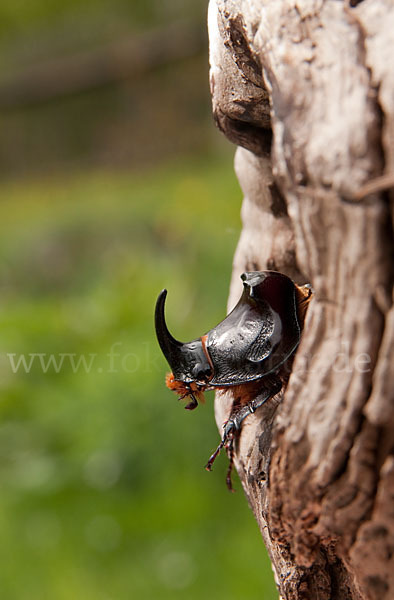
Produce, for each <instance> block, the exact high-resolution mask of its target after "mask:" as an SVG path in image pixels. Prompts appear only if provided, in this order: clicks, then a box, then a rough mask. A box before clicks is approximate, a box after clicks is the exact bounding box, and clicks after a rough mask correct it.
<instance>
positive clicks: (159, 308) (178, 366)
mask: <svg viewBox="0 0 394 600" xmlns="http://www.w3.org/2000/svg"><path fill="white" fill-rule="evenodd" d="M166 296H167V290H163V291H162V292H160V294H159V297H158V299H157V302H156V310H155V328H156V336H157V340H158V342H159V345H160V348H161V350H162V352H163V354H164V356H165V357H166V359H167V362H168V364H169V365H170V367H171V369H172V372H173V374H174V378H175V379H176V380H178V381H185V382H187V383H189V382H191V381H196V380H197V379H198V380H201V378H206V377H208V376H210V374H211V366H210V363H209V361H208V358H207V356H206V355H205V352H204V349H203V345H202V342H201V338H198V339H196V340H193V341H191V342H187V343H183V342H179V341H178V340H176V339H175V338H174V337H173V336H172V335H171V333H170V332H169V331H168V328H167V325H166V320H165V317H164V305H165V301H166Z"/></svg>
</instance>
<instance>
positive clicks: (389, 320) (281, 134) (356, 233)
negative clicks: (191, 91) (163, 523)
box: [209, 0, 394, 600]
mask: <svg viewBox="0 0 394 600" xmlns="http://www.w3.org/2000/svg"><path fill="white" fill-rule="evenodd" d="M353 5H354V6H353ZM209 36H210V61H211V91H212V98H213V110H214V115H215V118H216V121H217V124H218V126H219V128H220V129H221V130H222V131H223V132H224V133H225V135H226V136H227V137H228V138H229V139H231V140H232V141H233V142H235V143H237V144H238V145H239V148H238V150H237V152H236V159H235V169H236V172H237V176H238V178H239V181H240V184H241V187H242V190H243V194H244V202H243V207H242V220H243V230H242V234H241V238H240V241H239V245H238V248H237V251H236V255H235V258H234V270H233V280H232V284H231V290H230V298H229V308H231V307H232V306H233V305H234V302H235V301H236V299H237V298H238V297H239V293H240V287H241V283H240V280H239V275H240V273H242V272H243V271H245V270H259V269H275V270H279V271H282V272H284V273H286V274H288V275H290V276H291V277H293V278H294V279H295V280H296V281H297V282H298V283H305V282H309V283H311V284H312V286H313V288H314V290H315V295H314V298H313V300H312V301H311V304H310V307H309V309H308V313H307V319H306V323H305V328H304V332H303V337H302V342H301V345H300V347H299V349H298V350H297V354H296V358H295V361H294V366H293V372H292V374H291V377H290V380H289V384H288V386H287V389H286V391H285V393H284V394H280V395H279V396H278V397H277V398H275V399H274V400H272V401H271V402H270V403H269V404H268V405H266V406H264V407H262V408H261V409H259V410H258V411H257V413H256V414H255V415H252V416H250V417H248V419H247V420H246V421H245V425H244V427H243V430H242V434H241V438H240V441H239V444H238V447H237V451H236V467H237V470H238V473H239V476H240V478H241V481H242V485H243V488H244V490H245V493H246V495H247V497H248V500H249V503H250V505H251V507H252V509H253V511H254V514H255V516H256V519H257V522H258V524H259V526H260V529H261V532H262V535H263V538H264V541H265V544H266V546H267V548H268V551H269V553H270V556H271V559H272V564H273V569H274V573H275V577H276V581H277V584H278V588H279V592H280V595H281V597H283V598H286V599H300V598H313V599H318V600H320V599H321V600H326V599H327V600H328V599H332V598H335V599H379V600H383V599H386V600H389V599H390V598H394V557H393V551H394V502H393V500H394V434H393V426H394V360H393V358H394V357H393V346H394V344H393V341H394V339H393V338H394V306H393V297H392V284H393V260H392V259H393V235H392V233H393V192H392V191H391V190H389V189H387V190H382V189H381V187H382V185H380V186H379V185H378V186H376V191H374V186H372V187H370V188H369V190H368V195H366V196H364V197H362V198H361V199H359V198H360V194H359V193H358V192H359V190H360V188H362V186H364V185H365V184H367V183H368V182H370V181H371V180H373V179H374V178H377V177H380V176H382V175H388V178H387V181H390V180H391V181H392V177H391V175H392V174H393V173H394V71H393V69H392V56H393V55H394V5H393V4H392V2H390V1H389V0H364V2H352V3H350V4H347V3H346V2H341V1H335V0H326V1H323V0H320V1H318V0H300V1H295V0H282V1H280V2H278V0H211V4H210V9H209ZM383 187H384V186H383ZM229 410H230V401H229V399H228V397H227V396H226V394H225V393H218V394H217V398H216V417H217V422H218V426H219V427H220V428H221V427H222V423H223V422H224V421H225V420H226V418H227V416H228V414H229ZM235 551H236V550H235Z"/></svg>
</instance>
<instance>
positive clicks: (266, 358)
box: [155, 271, 312, 489]
mask: <svg viewBox="0 0 394 600" xmlns="http://www.w3.org/2000/svg"><path fill="white" fill-rule="evenodd" d="M241 279H242V281H243V286H244V289H243V293H242V295H241V298H240V299H239V301H238V304H237V305H236V306H235V308H234V309H233V310H232V311H231V312H230V313H229V314H228V315H227V317H226V318H225V319H224V320H223V321H221V322H220V323H219V324H218V325H217V326H216V327H214V328H213V329H211V330H210V331H208V333H206V334H205V335H203V336H201V337H199V338H197V339H195V340H193V341H191V342H186V343H183V342H179V341H178V340H176V339H175V338H174V337H173V336H172V335H171V334H170V332H169V331H168V328H167V325H166V322H165V316H164V305H165V300H166V296H167V290H163V291H162V292H161V293H160V295H159V297H158V299H157V303H156V311H155V327H156V335H157V339H158V342H159V344H160V348H161V350H162V352H163V354H164V356H165V357H166V359H167V361H168V363H169V365H170V367H171V369H172V373H169V374H168V375H167V377H166V384H167V387H168V388H169V389H170V390H172V391H174V392H175V393H176V394H178V396H179V397H180V399H183V398H187V399H188V403H187V405H186V406H185V408H186V409H188V410H193V409H194V408H196V407H197V405H198V401H200V402H203V401H204V391H206V390H211V389H221V390H228V391H231V393H232V396H233V406H232V410H231V414H230V418H229V419H228V421H227V422H226V423H225V425H224V433H223V437H222V440H221V442H220V444H219V446H218V447H217V449H216V450H215V452H214V453H213V454H212V456H211V457H210V458H209V460H208V463H207V464H206V469H207V470H209V471H210V470H211V468H212V464H213V462H214V460H215V458H216V456H217V455H218V454H219V452H220V450H221V449H222V448H223V447H226V449H227V451H228V454H229V457H230V464H229V469H228V473H227V485H228V487H229V489H232V485H231V469H232V463H233V440H234V436H235V434H236V433H239V431H240V429H241V424H242V421H243V420H244V419H245V418H246V417H247V416H248V415H249V414H252V413H254V412H255V410H256V409H257V408H258V407H259V406H261V405H262V404H264V402H266V401H267V400H269V399H270V398H272V397H273V396H275V395H276V394H277V393H278V392H279V391H280V390H281V388H282V386H283V385H284V384H286V382H287V379H288V377H289V374H290V361H291V360H292V358H293V355H294V352H295V350H296V348H297V346H298V344H299V342H300V335H301V330H302V326H303V322H304V317H305V311H306V308H307V305H308V302H309V299H310V297H311V294H312V291H311V288H310V286H309V285H306V286H298V285H296V284H295V283H294V282H293V281H292V280H291V279H290V278H289V277H287V276H286V275H283V274H282V273H278V272H276V271H253V272H248V273H243V274H242V275H241Z"/></svg>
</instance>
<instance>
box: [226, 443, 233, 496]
mask: <svg viewBox="0 0 394 600" xmlns="http://www.w3.org/2000/svg"><path fill="white" fill-rule="evenodd" d="M226 450H227V456H228V467H227V473H226V484H227V489H228V490H229V491H230V492H234V488H233V483H232V481H231V473H232V471H233V466H234V435H232V436H231V437H230V438H229V439H228V441H227V443H226Z"/></svg>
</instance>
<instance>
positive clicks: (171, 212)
mask: <svg viewBox="0 0 394 600" xmlns="http://www.w3.org/2000/svg"><path fill="white" fill-rule="evenodd" d="M206 9H207V6H206V1H205V0H204V1H202V0H198V1H197V0H182V2H181V1H180V0H179V1H177V0H172V1H171V2H168V1H163V0H161V1H159V0H149V1H144V2H142V1H141V2H139V1H135V0H134V1H132V0H129V1H124V0H111V1H110V0H88V1H87V0H85V1H84V2H82V0H69V2H67V3H65V2H63V1H62V0H35V1H34V0H33V1H30V0H2V2H1V5H0V63H1V75H0V131H1V136H0V174H1V184H0V203H1V220H0V230H1V235H0V245H1V257H2V258H1V262H0V269H1V275H0V286H1V294H0V307H1V310H0V321H1V323H0V325H1V332H2V333H1V336H0V373H1V377H0V385H1V388H2V390H1V391H2V394H1V403H0V408H1V422H0V482H1V494H0V504H1V510H0V538H1V541H2V543H1V550H0V565H1V566H0V597H1V599H5V600H32V599H34V600H36V599H40V600H46V599H48V600H89V599H92V600H129V599H134V598H136V599H137V598H138V599H150V598H157V599H160V600H161V599H163V600H164V599H167V598H190V599H201V598H204V597H209V598H215V599H225V598H226V599H229V600H232V599H237V600H238V599H239V600H243V599H245V600H247V599H254V598H256V599H257V598H259V599H260V600H270V599H273V598H276V597H277V594H276V591H275V586H274V584H273V578H272V574H271V570H270V566H269V562H268V559H267V557H266V554H265V550H264V548H263V544H262V541H261V538H260V535H259V532H258V529H257V526H256V524H255V522H254V518H253V515H252V513H251V511H250V509H249V508H248V506H247V502H246V500H245V498H244V495H243V492H242V490H241V487H240V484H239V482H238V481H236V482H235V487H236V488H237V493H235V494H229V493H228V491H227V489H226V485H225V470H226V458H225V457H224V456H223V457H220V459H219V460H218V461H217V464H215V469H214V471H213V473H211V474H208V473H207V472H206V471H205V470H204V469H203V465H204V464H205V462H206V460H207V458H208V456H209V454H210V453H211V451H212V450H213V449H214V448H215V446H216V444H217V443H218V439H219V434H218V431H217V429H216V425H215V421H214V415H213V395H212V393H209V394H207V404H206V405H205V406H202V407H199V408H198V410H197V411H195V412H193V413H189V412H187V411H184V410H183V409H182V405H181V403H178V402H177V401H176V397H175V396H174V395H173V394H171V393H170V392H169V391H168V390H167V389H166V388H165V385H164V375H165V372H166V370H167V365H166V363H165V360H164V358H163V357H162V356H161V353H160V351H159V349H158V346H157V344H156V341H155V337H154V332H153V319H152V316H153V309H154V303H155V300H156V297H157V294H158V292H159V291H160V290H161V289H162V288H163V287H167V288H168V290H169V296H168V321H169V323H170V326H171V329H172V330H173V333H174V335H176V336H177V337H179V338H184V339H191V338H193V337H196V336H198V335H200V334H202V333H203V332H205V331H206V330H208V329H209V328H211V327H212V326H213V325H214V324H216V323H217V322H218V321H219V320H221V319H222V318H223V317H224V311H225V306H226V297H227V292H228V285H229V278H230V273H231V262H232V255H233V252H234V249H235V246H236V243H237V240H238V236H239V232H240V218H239V210H240V201H241V193H240V191H239V188H238V185H237V183H236V180H235V176H234V174H233V167H232V154H233V148H232V147H231V146H230V145H228V144H227V143H226V142H225V141H224V140H222V138H221V135H220V134H219V132H217V131H216V129H215V127H214V124H213V121H212V118H211V110H210V98H209V84H208V58H207V36H206V25H205V18H206V17H205V15H206Z"/></svg>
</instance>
